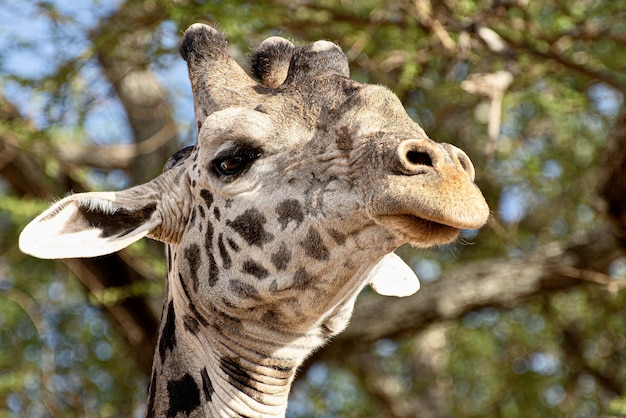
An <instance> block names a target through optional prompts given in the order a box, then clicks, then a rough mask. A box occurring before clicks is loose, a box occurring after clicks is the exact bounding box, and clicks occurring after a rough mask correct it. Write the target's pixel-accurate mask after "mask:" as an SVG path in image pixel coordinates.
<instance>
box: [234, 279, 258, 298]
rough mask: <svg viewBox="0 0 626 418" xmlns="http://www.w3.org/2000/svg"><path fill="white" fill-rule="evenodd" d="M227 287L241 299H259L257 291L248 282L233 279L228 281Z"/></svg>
mask: <svg viewBox="0 0 626 418" xmlns="http://www.w3.org/2000/svg"><path fill="white" fill-rule="evenodd" d="M228 287H229V289H230V290H231V291H232V292H233V293H234V294H236V295H237V296H239V297H240V298H242V299H253V300H261V296H259V292H258V291H257V290H256V288H255V287H254V286H252V285H250V284H249V283H246V282H243V281H241V280H236V279H233V280H231V281H230V282H228Z"/></svg>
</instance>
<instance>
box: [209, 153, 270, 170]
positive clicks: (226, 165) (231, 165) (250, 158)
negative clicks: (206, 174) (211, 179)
mask: <svg viewBox="0 0 626 418" xmlns="http://www.w3.org/2000/svg"><path fill="white" fill-rule="evenodd" d="M260 155H261V154H260V152H259V151H258V150H256V149H249V148H243V149H241V148H240V149H236V150H231V151H230V152H228V153H227V154H226V155H223V156H220V157H217V158H216V159H215V160H213V168H214V170H215V172H216V173H217V174H218V175H219V176H221V177H232V176H235V175H237V174H240V173H242V172H243V171H244V170H245V169H246V168H248V167H249V166H250V165H251V164H252V162H254V160H256V159H257V158H259V156H260Z"/></svg>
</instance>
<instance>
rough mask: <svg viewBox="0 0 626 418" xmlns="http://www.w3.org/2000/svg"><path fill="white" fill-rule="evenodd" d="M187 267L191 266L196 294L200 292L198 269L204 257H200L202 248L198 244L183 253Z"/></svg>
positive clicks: (190, 271)
mask: <svg viewBox="0 0 626 418" xmlns="http://www.w3.org/2000/svg"><path fill="white" fill-rule="evenodd" d="M183 255H184V257H185V260H187V265H188V266H189V274H190V275H191V277H190V278H191V284H192V286H193V290H194V292H197V291H198V269H199V268H200V264H201V263H202V256H201V255H200V246H198V245H197V244H191V245H190V246H189V247H187V248H185V251H184V253H183Z"/></svg>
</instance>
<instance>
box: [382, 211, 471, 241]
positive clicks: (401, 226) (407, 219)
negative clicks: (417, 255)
mask: <svg viewBox="0 0 626 418" xmlns="http://www.w3.org/2000/svg"><path fill="white" fill-rule="evenodd" d="M379 220H380V222H381V223H382V224H384V225H386V226H388V227H390V228H391V229H392V230H393V231H395V232H396V233H397V234H398V235H400V237H401V238H403V239H404V240H405V241H406V242H408V243H409V244H411V245H413V246H415V247H430V246H433V245H443V244H448V243H450V242H452V241H454V240H455V239H456V238H457V237H458V236H459V234H460V233H461V229H459V228H456V227H454V226H450V225H446V224H443V223H440V222H435V221H431V220H428V219H425V218H420V217H418V216H415V215H384V216H380V217H379Z"/></svg>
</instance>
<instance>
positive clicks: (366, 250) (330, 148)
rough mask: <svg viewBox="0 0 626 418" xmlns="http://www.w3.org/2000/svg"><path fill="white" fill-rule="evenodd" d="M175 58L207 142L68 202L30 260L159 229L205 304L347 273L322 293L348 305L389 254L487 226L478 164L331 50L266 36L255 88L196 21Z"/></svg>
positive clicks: (29, 239) (201, 138)
mask: <svg viewBox="0 0 626 418" xmlns="http://www.w3.org/2000/svg"><path fill="white" fill-rule="evenodd" d="M180 50H181V55H182V56H183V58H184V59H185V61H186V62H187V63H188V68H189V77H190V80H191V85H192V90H193V95H194V107H195V114H196V121H197V128H198V136H197V143H196V145H195V146H193V147H189V148H186V149H184V150H181V151H180V152H179V153H177V154H176V155H175V156H173V157H172V158H171V159H170V161H169V162H168V164H167V166H166V170H165V171H164V173H163V174H161V175H160V176H159V177H157V178H156V179H154V180H153V181H151V182H149V183H147V184H144V185H140V186H136V187H133V188H130V189H128V190H125V191H119V192H106V193H103V192H97V193H84V194H76V195H71V196H68V197H66V198H65V199H63V200H61V201H59V202H57V203H56V204H54V205H53V206H52V207H51V208H50V209H48V210H47V211H45V212H44V213H42V214H41V215H40V216H39V217H37V218H36V219H35V220H33V221H32V222H31V223H30V224H29V225H28V226H27V227H26V229H25V230H24V231H23V233H22V235H21V237H20V248H21V249H22V250H23V251H25V252H27V253H29V254H32V255H35V256H38V257H42V258H66V257H91V256H97V255H102V254H106V253H111V252H114V251H117V250H120V249H122V248H124V247H126V246H128V245H129V244H131V243H132V242H135V241H137V240H138V239H140V238H141V237H144V236H148V237H151V238H154V239H157V240H160V241H163V242H165V243H167V244H170V245H171V248H172V249H173V250H172V255H171V258H172V259H171V260H170V264H171V265H170V268H171V269H176V271H177V272H179V273H180V274H181V275H182V276H184V277H191V278H192V281H191V282H192V288H193V291H194V293H197V294H199V295H201V296H199V299H200V301H205V302H208V301H212V303H216V302H215V301H216V300H219V301H220V302H219V303H222V304H223V305H225V306H228V304H234V305H238V306H241V305H242V304H243V305H245V306H252V305H256V304H261V303H270V304H274V303H276V302H277V301H278V300H283V299H280V298H273V297H270V295H271V294H272V292H274V293H276V292H278V290H280V289H287V288H289V289H291V288H293V289H296V290H297V289H300V290H303V289H306V288H315V287H316V285H315V282H316V280H317V279H319V278H321V277H326V276H328V277H330V276H333V275H335V276H337V275H338V276H341V277H344V276H345V277H344V278H343V279H342V280H338V281H337V282H336V283H333V282H332V280H330V279H325V280H327V281H328V283H326V284H325V290H324V292H322V294H323V295H328V294H332V293H333V291H329V290H328V289H333V286H337V287H338V288H341V289H340V291H338V292H337V294H338V295H339V296H338V297H337V298H335V299H337V300H336V301H335V302H338V301H339V300H340V299H342V298H343V299H345V298H346V297H352V296H354V294H355V293H356V292H358V290H359V289H360V287H361V286H362V285H363V282H364V279H363V278H364V277H366V273H367V271H368V270H369V269H371V268H372V266H373V265H374V264H375V263H376V262H377V261H378V260H379V259H381V257H382V256H383V255H384V254H386V253H389V252H390V251H393V249H394V248H396V247H398V246H400V245H402V244H405V243H410V244H412V245H414V246H416V247H429V246H433V245H438V244H444V243H448V242H450V241H453V240H454V239H456V237H457V236H458V235H459V233H460V231H461V230H463V229H477V228H479V227H481V226H482V225H483V224H484V223H485V222H486V220H487V218H488V216H489V210H488V207H487V204H486V202H485V200H484V198H483V196H482V194H481V192H480V191H479V189H478V188H477V187H476V185H475V184H474V183H473V180H474V168H473V166H472V163H471V161H470V159H469V158H468V157H467V155H466V154H465V153H464V152H463V151H461V150H460V149H458V148H456V147H454V146H452V145H449V144H441V143H436V142H434V141H432V140H431V139H429V138H428V137H427V135H426V134H425V133H424V131H423V130H422V129H421V128H420V126H419V125H418V124H417V123H415V122H414V121H412V120H411V119H410V118H409V116H408V115H407V114H406V112H405V110H404V109H403V107H402V105H401V103H400V101H399V100H398V98H397V97H396V96H395V95H394V94H393V93H392V92H391V91H390V90H388V89H387V88H385V87H381V86H375V85H368V84H361V83H358V82H356V81H354V80H352V79H350V78H349V70H348V62H347V60H346V58H345V56H344V55H343V53H342V52H341V50H340V49H339V47H337V46H336V45H335V44H333V43H330V42H326V41H318V42H315V43H312V44H309V45H307V46H304V47H295V46H293V45H292V44H291V43H290V42H289V41H287V40H285V39H283V38H278V37H272V38H269V39H267V40H266V41H264V42H263V43H262V44H261V45H260V46H259V47H258V48H257V49H256V50H255V51H254V52H253V55H252V60H251V61H252V63H251V64H252V70H253V73H254V75H255V76H256V78H257V79H258V80H260V82H257V81H255V80H254V79H252V78H251V77H249V76H248V75H247V74H246V72H245V71H244V70H243V69H242V68H241V67H240V66H239V65H238V64H237V63H236V62H235V61H234V60H233V59H232V58H231V57H230V56H229V54H228V50H227V44H226V40H225V37H224V35H222V34H221V33H219V32H218V31H216V30H215V29H213V28H211V27H209V26H206V25H201V24H195V25H192V26H191V27H190V28H189V29H188V30H187V31H186V32H185V35H184V38H183V40H182V42H181V47H180ZM243 254H245V255H243ZM329 266H332V267H329ZM226 270H232V271H233V272H234V273H233V274H229V275H228V277H229V280H227V281H226V280H220V279H221V277H222V276H224V274H223V272H224V271H226ZM344 270H345V271H344ZM269 276H272V277H276V279H274V280H267V283H266V284H264V285H263V286H261V285H259V283H261V282H263V283H264V279H265V278H266V277H269ZM170 280H171V277H170ZM320 280H321V279H320ZM342 286H343V287H342ZM227 294H231V295H234V296H233V297H232V298H228V297H226V296H224V295H227ZM290 297H296V296H295V294H292V293H290ZM333 297H334V296H333ZM331 299H332V298H331ZM242 300H247V302H245V303H242ZM268 301H269V302H268ZM329 306H336V303H335V305H333V304H332V303H331V304H324V307H323V308H320V309H316V314H319V313H320V312H321V311H323V310H324V309H328V307H329ZM318 311H320V312H318ZM266 313H267V311H266Z"/></svg>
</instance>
